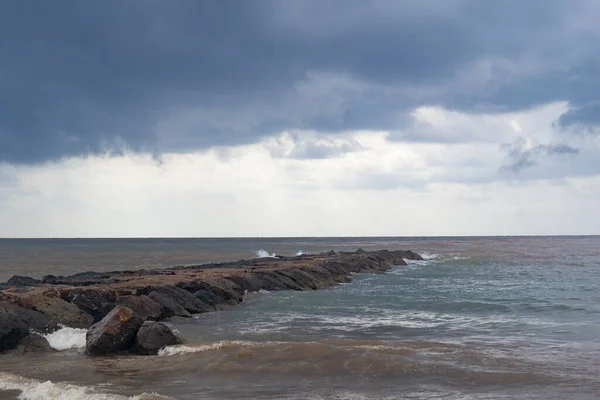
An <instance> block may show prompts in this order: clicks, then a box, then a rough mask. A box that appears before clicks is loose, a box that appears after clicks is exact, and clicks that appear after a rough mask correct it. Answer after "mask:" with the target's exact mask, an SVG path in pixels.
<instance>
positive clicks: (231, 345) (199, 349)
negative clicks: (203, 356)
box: [158, 340, 276, 356]
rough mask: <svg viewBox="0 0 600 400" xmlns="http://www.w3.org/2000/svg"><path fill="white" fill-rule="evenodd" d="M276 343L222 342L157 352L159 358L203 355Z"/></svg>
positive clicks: (170, 348) (179, 346) (170, 347)
mask: <svg viewBox="0 0 600 400" xmlns="http://www.w3.org/2000/svg"><path fill="white" fill-rule="evenodd" d="M275 343H276V342H250V341H245V340H231V341H227V340H222V341H220V342H215V343H210V344H200V345H195V346H188V345H175V346H167V347H164V348H162V349H160V350H159V351H158V355H159V356H180V355H184V354H192V353H204V352H206V351H216V350H223V349H241V348H253V347H265V346H269V345H272V344H275Z"/></svg>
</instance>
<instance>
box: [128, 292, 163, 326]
mask: <svg viewBox="0 0 600 400" xmlns="http://www.w3.org/2000/svg"><path fill="white" fill-rule="evenodd" d="M117 304H120V305H122V306H125V307H129V308H131V309H132V310H133V312H134V313H136V314H137V316H138V317H140V318H141V319H142V320H143V321H148V320H151V321H158V320H160V319H162V318H163V315H166V314H167V312H166V311H165V310H163V306H161V305H160V304H158V303H157V302H156V301H154V300H152V299H151V298H150V297H148V296H146V295H140V296H120V297H119V298H117Z"/></svg>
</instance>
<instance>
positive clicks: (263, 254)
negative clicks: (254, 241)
mask: <svg viewBox="0 0 600 400" xmlns="http://www.w3.org/2000/svg"><path fill="white" fill-rule="evenodd" d="M256 256H257V257H258V258H267V257H270V258H274V257H277V254H275V253H273V254H269V252H268V251H266V250H263V249H260V250H256Z"/></svg>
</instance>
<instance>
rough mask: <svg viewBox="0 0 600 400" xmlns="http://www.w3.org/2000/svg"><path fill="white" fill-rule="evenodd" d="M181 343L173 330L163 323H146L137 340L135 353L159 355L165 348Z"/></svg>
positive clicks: (138, 333) (139, 331)
mask: <svg viewBox="0 0 600 400" xmlns="http://www.w3.org/2000/svg"><path fill="white" fill-rule="evenodd" d="M180 342H181V341H180V340H179V338H178V337H177V336H176V335H175V333H173V331H172V330H171V328H169V327H168V326H167V325H165V324H163V323H162V322H152V321H148V322H144V324H143V325H142V326H141V328H140V329H139V330H138V332H137V335H136V338H135V352H136V353H138V354H157V353H158V350H160V349H162V348H163V347H165V346H171V345H174V344H178V343H180Z"/></svg>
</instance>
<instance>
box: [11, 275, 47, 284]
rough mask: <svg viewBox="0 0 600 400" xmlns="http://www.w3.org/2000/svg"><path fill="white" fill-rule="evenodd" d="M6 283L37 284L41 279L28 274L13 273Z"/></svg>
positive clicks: (40, 282)
mask: <svg viewBox="0 0 600 400" xmlns="http://www.w3.org/2000/svg"><path fill="white" fill-rule="evenodd" d="M6 283H7V284H9V285H14V286H39V285H41V284H42V281H41V280H39V279H34V278H30V277H28V276H19V275H15V276H13V277H12V278H10V279H9V280H8V281H7V282H6Z"/></svg>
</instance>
